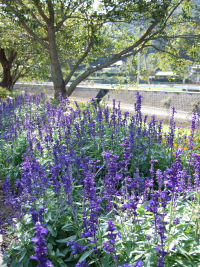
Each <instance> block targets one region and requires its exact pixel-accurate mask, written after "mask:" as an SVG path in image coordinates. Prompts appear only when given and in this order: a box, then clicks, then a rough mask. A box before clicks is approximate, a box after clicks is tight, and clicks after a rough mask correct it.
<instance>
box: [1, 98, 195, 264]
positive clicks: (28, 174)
mask: <svg viewBox="0 0 200 267" xmlns="http://www.w3.org/2000/svg"><path fill="white" fill-rule="evenodd" d="M174 114H175V109H174V108H172V116H171V121H170V126H169V130H168V131H167V132H164V131H163V130H162V122H157V121H156V118H155V116H152V117H151V119H150V120H148V122H147V117H145V118H143V117H142V114H141V96H140V95H139V94H137V99H136V103H135V115H134V116H131V115H129V114H128V112H126V113H124V114H122V112H121V110H120V104H116V103H115V101H113V109H112V110H111V111H109V110H108V108H106V107H105V108H103V107H101V106H98V105H97V104H96V103H95V102H94V101H91V103H90V104H89V105H88V106H85V107H83V106H79V105H78V104H76V105H74V106H73V105H71V104H70V103H69V100H68V99H67V100H64V99H60V103H59V104H51V103H49V102H48V101H46V100H45V97H44V95H40V96H38V95H36V96H29V95H27V94H25V95H24V96H23V95H21V96H16V97H15V98H14V99H7V100H6V101H4V102H3V101H2V102H0V129H1V130H0V147H1V150H0V151H1V152H0V177H1V179H2V181H1V182H2V183H1V184H2V188H3V190H4V194H5V196H6V201H5V204H6V205H10V206H11V207H12V209H13V212H14V216H13V217H14V218H12V221H11V223H10V224H11V227H10V229H9V231H10V232H9V233H10V234H11V235H12V236H13V240H12V242H11V244H10V245H9V246H8V248H7V249H6V251H4V261H5V263H7V264H8V265H9V266H13V267H17V266H30V267H32V266H41V267H43V266H79V267H80V266H105V267H107V266H124V267H128V266H186V265H188V266H198V265H200V245H199V235H200V230H199V204H200V193H199V173H200V146H199V145H200V139H199V138H200V134H199V132H198V127H199V114H197V112H194V114H193V119H192V122H191V129H190V131H189V134H188V133H187V134H185V133H184V132H183V133H181V132H180V131H181V130H180V129H178V130H177V129H176V125H175V120H174ZM2 231H3V229H2ZM191 264H193V265H191Z"/></svg>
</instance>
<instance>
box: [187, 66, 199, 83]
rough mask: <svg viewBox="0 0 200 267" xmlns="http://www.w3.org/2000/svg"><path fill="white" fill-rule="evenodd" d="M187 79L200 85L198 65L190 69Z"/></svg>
mask: <svg viewBox="0 0 200 267" xmlns="http://www.w3.org/2000/svg"><path fill="white" fill-rule="evenodd" d="M189 78H190V80H192V81H193V82H194V83H200V65H196V66H192V67H191V70H190V74H189Z"/></svg>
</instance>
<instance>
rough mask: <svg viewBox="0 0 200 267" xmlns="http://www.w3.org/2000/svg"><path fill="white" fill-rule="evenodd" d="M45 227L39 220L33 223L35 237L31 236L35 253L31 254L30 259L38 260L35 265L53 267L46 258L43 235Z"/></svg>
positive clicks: (45, 233)
mask: <svg viewBox="0 0 200 267" xmlns="http://www.w3.org/2000/svg"><path fill="white" fill-rule="evenodd" d="M47 233H48V231H47V229H46V228H45V227H44V226H42V225H41V223H40V222H37V223H36V224H35V237H33V238H32V241H33V243H34V244H35V246H34V252H35V255H34V256H31V259H32V260H36V261H38V265H37V267H53V264H52V263H51V262H50V260H48V258H47V245H46V240H45V236H46V235H47Z"/></svg>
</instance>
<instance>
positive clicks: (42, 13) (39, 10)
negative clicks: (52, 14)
mask: <svg viewBox="0 0 200 267" xmlns="http://www.w3.org/2000/svg"><path fill="white" fill-rule="evenodd" d="M33 1H34V4H35V6H36V8H37V10H38V12H39V14H40V16H41V17H42V18H43V20H44V21H45V22H46V24H49V18H48V17H47V16H46V15H45V14H44V12H43V10H42V7H41V6H40V4H39V1H38V0H33Z"/></svg>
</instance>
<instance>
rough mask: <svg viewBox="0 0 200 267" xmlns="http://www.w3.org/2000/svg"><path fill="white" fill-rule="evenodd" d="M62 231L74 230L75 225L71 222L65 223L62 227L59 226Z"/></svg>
mask: <svg viewBox="0 0 200 267" xmlns="http://www.w3.org/2000/svg"><path fill="white" fill-rule="evenodd" d="M61 229H62V230H63V231H66V232H71V231H74V230H75V227H74V225H73V224H71V223H67V224H65V225H64V226H63V227H62V228H61Z"/></svg>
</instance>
